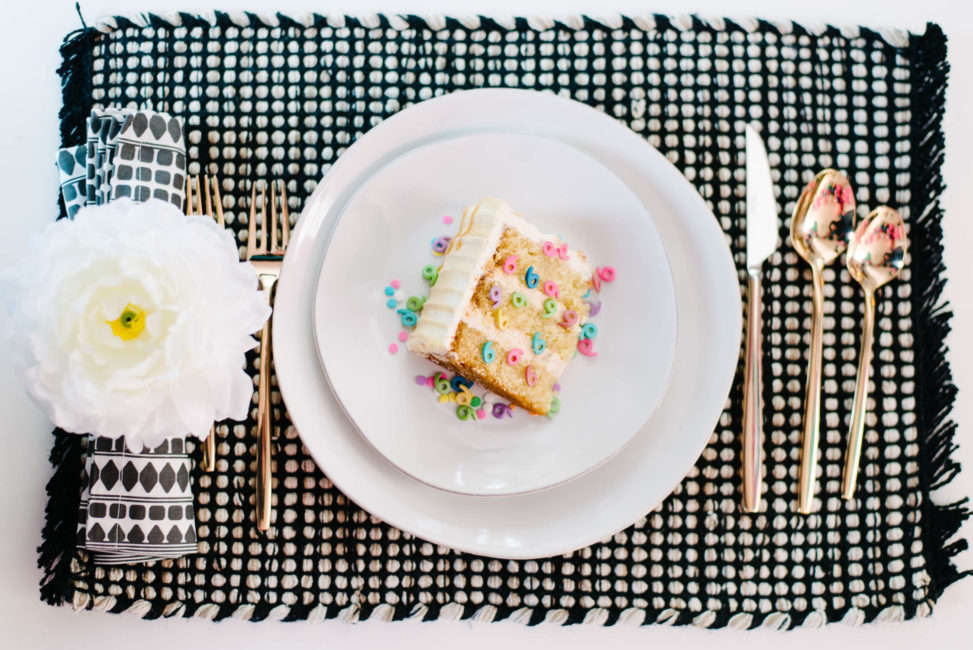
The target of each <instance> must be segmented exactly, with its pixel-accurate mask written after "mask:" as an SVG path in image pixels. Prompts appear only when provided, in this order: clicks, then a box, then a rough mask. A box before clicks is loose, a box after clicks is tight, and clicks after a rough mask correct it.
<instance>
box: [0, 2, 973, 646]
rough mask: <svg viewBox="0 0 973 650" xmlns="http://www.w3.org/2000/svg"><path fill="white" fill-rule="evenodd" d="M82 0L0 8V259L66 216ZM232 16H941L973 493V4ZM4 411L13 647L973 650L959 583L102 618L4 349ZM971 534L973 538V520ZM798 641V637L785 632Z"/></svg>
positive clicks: (3, 543)
mask: <svg viewBox="0 0 973 650" xmlns="http://www.w3.org/2000/svg"><path fill="white" fill-rule="evenodd" d="M82 4H83V5H84V6H83V11H84V15H85V18H86V19H87V20H88V21H89V23H90V22H91V21H93V20H94V19H95V18H97V17H99V16H104V15H110V14H120V13H121V14H124V13H129V12H132V11H135V10H139V11H143V10H152V11H174V10H190V9H191V10H200V9H203V8H209V7H208V6H207V5H206V4H202V3H199V2H189V1H187V0H176V1H171V0H142V1H139V0H135V1H131V0H129V2H125V1H123V0H102V1H98V0H88V1H87V2H83V3H82ZM73 5H74V1H73V0H41V1H38V0H33V1H30V0H5V1H4V3H3V4H2V5H0V83H2V88H3V100H2V101H0V133H2V138H0V188H2V190H3V195H4V196H6V197H8V198H7V201H6V208H5V209H4V210H3V212H4V214H3V215H2V216H0V224H2V228H3V230H2V235H0V268H3V267H5V266H7V265H8V264H10V263H11V262H13V261H14V260H16V259H17V257H18V255H19V254H20V250H21V246H20V245H19V243H18V242H20V241H22V240H23V238H24V237H26V236H27V235H28V234H29V233H31V232H34V231H36V230H38V229H40V228H41V227H42V225H43V224H45V223H47V222H48V221H49V220H50V219H52V218H53V217H54V216H55V215H54V207H55V206H54V200H53V197H54V192H55V188H56V186H57V177H56V170H55V168H54V165H53V162H52V161H53V155H54V152H55V150H56V148H57V146H58V142H59V140H58V119H57V111H58V108H59V106H60V92H59V85H58V79H57V77H56V75H55V69H56V68H57V66H58V64H59V57H58V45H59V43H60V41H61V38H62V37H63V35H64V34H66V33H67V32H68V31H70V30H72V29H75V28H76V27H78V26H79V21H78V17H77V15H76V14H75V11H74V7H73ZM218 8H220V9H226V10H239V9H248V10H252V11H256V12H261V11H267V12H274V11H278V10H279V11H284V12H287V13H301V12H304V11H308V10H313V11H317V12H319V13H326V12H329V11H338V12H341V11H345V12H348V13H361V12H363V11H386V12H401V13H418V14H427V13H441V12H442V11H443V10H444V9H446V10H448V12H449V13H451V14H453V15H457V14H470V13H484V14H493V15H504V14H507V15H509V14H521V15H525V14H526V15H532V14H533V15H545V14H546V15H551V14H558V15H564V14H568V13H587V14H590V15H604V14H607V13H611V12H619V11H620V12H624V13H629V14H639V13H647V12H660V13H666V14H679V13H687V12H692V13H698V14H701V15H704V16H724V15H726V16H729V17H747V16H758V17H763V18H769V19H794V20H798V21H801V22H831V23H833V24H838V25H855V24H863V25H868V26H871V27H883V26H888V27H898V28H909V29H911V30H912V31H916V32H921V31H922V30H923V27H924V24H925V22H926V21H927V20H932V21H936V22H938V23H940V24H941V25H942V26H943V27H944V29H945V31H946V34H947V36H948V37H949V39H950V42H949V61H950V64H951V65H952V73H951V75H950V84H949V91H948V93H947V111H946V118H945V129H946V143H947V145H946V149H947V151H946V163H945V166H944V170H943V171H944V174H945V181H946V184H947V186H948V189H947V191H946V193H945V194H944V196H943V206H944V207H945V210H946V213H947V217H946V221H945V237H946V264H947V266H948V270H947V276H948V278H949V279H950V283H949V285H948V286H947V289H946V298H947V299H948V300H949V301H950V302H951V303H952V306H953V310H954V312H955V317H954V320H953V332H954V333H953V335H952V336H951V337H950V339H949V344H950V347H951V351H950V361H951V363H952V370H953V375H954V379H955V382H956V384H957V386H958V387H959V389H960V396H959V399H958V400H957V402H956V405H955V408H954V410H953V418H954V420H955V421H956V422H957V423H958V425H959V433H958V435H957V442H958V443H959V444H960V449H959V451H958V452H956V454H955V458H956V459H957V460H959V461H961V462H962V463H964V464H965V465H966V466H967V471H966V472H965V473H963V474H961V475H960V476H959V478H957V479H956V480H954V481H953V482H952V483H951V484H950V485H949V486H947V487H946V488H944V489H943V490H942V491H941V493H940V495H939V499H941V500H955V499H957V498H959V497H962V496H964V495H973V433H971V426H973V399H971V397H970V393H969V391H970V390H971V389H973V363H971V360H973V357H971V353H973V339H971V338H970V337H969V336H968V335H967V336H963V335H962V333H967V334H968V333H969V332H970V331H973V292H970V291H969V289H968V286H967V285H966V283H968V282H969V278H970V277H973V256H971V255H970V254H969V252H968V249H969V248H970V247H971V246H973V218H971V217H970V215H969V214H966V213H964V211H965V210H968V209H969V206H970V205H973V120H971V119H970V118H969V117H967V115H966V114H968V111H969V110H970V109H969V106H970V105H971V104H973V8H971V5H970V4H969V3H967V2H965V0H944V1H940V0H925V1H923V2H908V3H907V2H904V1H902V0H899V1H897V2H889V0H867V1H866V0H859V1H858V2H854V3H853V2H849V1H848V0H818V1H817V2H813V3H811V2H800V3H799V2H793V1H783V0H776V1H774V0H736V1H735V2H720V1H719V0H688V1H687V0H681V1H680V0H665V1H659V0H656V1H655V2H634V1H624V0H604V1H598V0H588V1H587V2H585V1H583V0H561V1H560V2H554V1H553V0H552V1H547V2H544V1H543V0H494V2H488V1H487V0H477V1H473V2H469V1H467V2H463V1H459V0H454V2H447V1H446V0H395V1H392V0H385V1H381V0H362V1H361V2H358V3H356V2H354V1H353V0H344V1H343V2H327V1H326V0H318V1H317V2H314V1H312V0H303V1H291V0H275V1H266V0H249V1H246V0H245V1H243V2H239V1H237V0H232V1H223V2H221V3H219V7H218ZM0 413H2V414H3V424H2V433H0V435H2V436H3V437H4V440H3V449H4V452H5V453H4V458H3V471H2V472H0V495H2V496H0V500H2V511H0V522H2V525H0V645H3V646H4V647H7V648H34V647H36V648H54V647H62V648H87V647H91V648H106V647H138V648H144V649H146V650H148V649H150V648H167V649H171V648H173V647H184V648H197V647H200V648H202V647H206V648H218V647H224V646H229V645H232V646H233V647H235V648H248V647H265V646H266V647H282V646H284V645H285V644H287V645H288V646H290V647H293V648H304V647H308V648H310V647H315V648H328V647H334V648H359V647H361V648H365V647H369V648H370V647H381V646H392V645H393V644H394V645H395V646H398V647H405V648H413V647H414V648H420V647H421V648H428V649H434V648H455V647H463V648H467V649H470V650H472V649H473V648H496V647H507V648H518V647H526V646H528V645H530V646H541V647H554V646H556V647H558V648H564V649H565V650H568V649H571V648H589V647H591V646H592V645H593V644H610V645H611V646H612V647H633V648H634V647H648V646H656V647H671V646H672V645H674V644H679V647H681V648H682V649H683V650H692V649H694V648H709V647H719V648H732V647H747V648H749V649H751V650H758V649H761V648H774V650H777V648H778V647H779V646H780V644H781V643H785V644H786V645H787V646H788V650H799V649H801V648H814V649H815V650H821V649H822V648H846V647H853V646H862V645H867V646H868V647H878V648H883V650H884V649H891V648H915V647H916V646H917V645H925V646H927V647H929V648H936V649H939V648H942V649H944V650H945V649H950V650H951V649H953V648H971V647H973V579H969V580H966V581H963V582H960V583H959V584H957V585H954V586H953V587H952V588H950V589H949V590H948V591H947V592H946V594H945V595H944V596H943V598H942V599H941V600H940V602H939V604H938V606H937V607H936V609H935V612H934V614H933V616H932V617H931V618H928V619H923V620H915V621H909V622H907V623H898V624H885V625H868V626H864V627H861V628H853V627H849V626H846V625H843V624H835V625H830V626H827V627H826V628H824V629H819V630H801V631H795V632H788V633H781V632H768V631H756V632H734V631H731V630H722V631H710V630H699V629H691V628H668V627H660V626H652V627H643V628H626V627H618V626H616V627H610V628H602V627H596V626H586V625H581V626H573V627H566V628H562V627H555V626H549V625H541V626H538V627H534V628H527V627H523V626H521V625H518V624H514V623H509V622H501V623H491V624H471V623H463V622H446V621H438V622H435V623H413V622H408V623H395V624H386V623H375V622H366V623H359V624H357V625H349V624H345V623H340V622H336V621H328V622H325V623H321V624H311V623H283V624H281V623H270V622H264V623H260V624H253V623H244V622H238V621H226V622H223V623H220V624H214V623H211V622H208V621H198V620H191V621H184V620H165V621H155V622H147V621H142V620H140V619H137V618H135V617H131V616H125V615H107V614H101V613H91V612H81V613H76V612H74V611H73V610H72V609H71V608H68V607H61V608H53V607H48V606H47V605H44V604H42V603H41V602H40V601H39V598H38V591H37V583H38V579H39V577H40V572H39V570H38V569H37V568H35V564H36V557H37V554H36V552H35V548H36V546H37V545H38V544H39V542H40V530H41V525H42V519H43V513H44V503H45V494H44V484H45V483H46V481H47V480H48V478H49V476H50V473H51V469H50V466H49V464H48V460H47V455H48V452H49V449H50V443H51V437H50V425H49V423H48V422H47V421H46V419H45V417H44V416H43V415H42V414H41V412H40V411H38V409H37V408H36V407H35V406H34V405H33V404H32V403H31V402H30V401H29V400H28V399H27V397H26V395H25V394H24V392H23V390H22V389H21V387H20V384H19V383H18V382H17V380H16V379H15V378H14V377H13V375H12V372H11V369H10V366H9V363H8V361H7V359H6V357H5V356H3V355H0ZM962 533H963V534H964V535H965V537H967V538H973V523H970V522H967V523H966V525H965V526H964V528H963V531H962ZM956 561H957V563H958V564H959V566H960V568H963V569H971V568H973V551H967V552H965V553H963V554H961V555H960V556H958V557H957V559H956ZM785 634H786V636H784V635H785Z"/></svg>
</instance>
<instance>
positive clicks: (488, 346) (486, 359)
mask: <svg viewBox="0 0 973 650" xmlns="http://www.w3.org/2000/svg"><path fill="white" fill-rule="evenodd" d="M480 355H481V356H482V357H483V363H487V364H490V363H493V360H494V359H496V358H497V354H496V352H494V351H493V341H487V342H486V343H484V344H483V348H482V349H481V350H480Z"/></svg>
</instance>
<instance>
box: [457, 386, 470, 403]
mask: <svg viewBox="0 0 973 650" xmlns="http://www.w3.org/2000/svg"><path fill="white" fill-rule="evenodd" d="M472 401H473V393H471V392H470V389H469V388H467V387H466V386H463V387H462V390H460V392H459V393H457V394H456V403H457V404H459V405H460V406H471V403H472Z"/></svg>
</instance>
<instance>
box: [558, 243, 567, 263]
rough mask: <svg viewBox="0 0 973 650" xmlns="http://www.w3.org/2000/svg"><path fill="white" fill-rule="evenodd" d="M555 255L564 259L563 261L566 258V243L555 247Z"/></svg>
mask: <svg viewBox="0 0 973 650" xmlns="http://www.w3.org/2000/svg"><path fill="white" fill-rule="evenodd" d="M557 256H558V257H560V258H561V259H562V260H565V261H567V260H568V245H567V244H561V246H560V248H558V249H557Z"/></svg>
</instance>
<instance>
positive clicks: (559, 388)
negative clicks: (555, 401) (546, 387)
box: [554, 384, 561, 393]
mask: <svg viewBox="0 0 973 650" xmlns="http://www.w3.org/2000/svg"><path fill="white" fill-rule="evenodd" d="M560 391H561V384H554V392H555V393H558V392H560Z"/></svg>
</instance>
